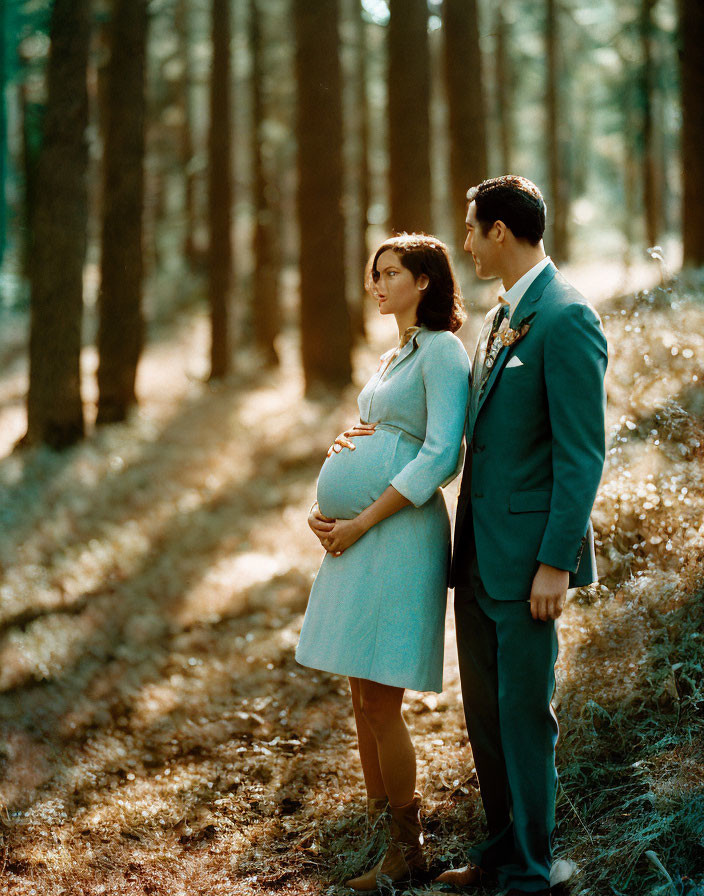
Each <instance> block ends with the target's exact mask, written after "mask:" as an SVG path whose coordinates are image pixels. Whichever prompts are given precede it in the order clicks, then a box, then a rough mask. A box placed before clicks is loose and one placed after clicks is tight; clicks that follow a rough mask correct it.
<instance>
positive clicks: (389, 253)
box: [372, 249, 428, 320]
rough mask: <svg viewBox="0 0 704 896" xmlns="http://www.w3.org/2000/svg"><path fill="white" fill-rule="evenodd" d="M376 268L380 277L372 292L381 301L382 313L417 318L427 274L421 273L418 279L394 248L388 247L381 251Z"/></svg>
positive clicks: (426, 282)
mask: <svg viewBox="0 0 704 896" xmlns="http://www.w3.org/2000/svg"><path fill="white" fill-rule="evenodd" d="M376 269H377V271H378V272H379V279H378V280H376V281H375V283H374V285H373V287H372V294H373V295H374V296H375V297H376V299H377V301H378V303H379V311H380V313H381V314H396V315H400V316H402V317H407V318H411V317H412V318H413V319H414V320H415V313H416V310H417V309H418V303H419V302H420V300H421V298H422V297H423V290H424V289H425V287H426V286H427V285H428V278H427V277H426V276H425V274H421V276H420V277H419V278H418V280H416V279H415V278H414V277H413V274H412V273H411V272H410V271H409V270H408V268H405V267H404V266H403V264H402V263H401V259H400V257H399V256H398V255H397V254H396V253H395V252H394V251H393V249H386V250H385V251H384V252H382V253H381V255H380V256H379V258H378V259H377V262H376Z"/></svg>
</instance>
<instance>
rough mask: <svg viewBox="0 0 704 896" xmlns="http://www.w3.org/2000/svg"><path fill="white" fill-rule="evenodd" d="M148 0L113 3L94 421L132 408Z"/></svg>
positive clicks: (139, 335)
mask: <svg viewBox="0 0 704 896" xmlns="http://www.w3.org/2000/svg"><path fill="white" fill-rule="evenodd" d="M146 41H147V0H115V4H114V7H113V18H112V23H111V28H110V61H109V62H108V70H107V74H106V81H107V83H106V94H107V97H106V98H107V108H106V110H105V112H106V118H107V120H106V121H105V146H104V150H103V222H102V232H101V272H100V273H101V282H100V292H99V296H98V312H99V323H98V354H99V356H100V362H99V365H98V388H99V399H98V418H97V422H98V423H114V422H117V421H120V420H124V419H125V418H126V416H127V412H128V410H129V408H130V407H131V406H132V405H133V404H135V403H136V400H137V398H136V394H135V379H136V376H137V364H138V362H139V356H140V354H141V351H142V347H143V343H144V319H143V316H142V279H143V263H144V262H143V255H142V227H143V224H142V214H143V207H144V120H145V60H146Z"/></svg>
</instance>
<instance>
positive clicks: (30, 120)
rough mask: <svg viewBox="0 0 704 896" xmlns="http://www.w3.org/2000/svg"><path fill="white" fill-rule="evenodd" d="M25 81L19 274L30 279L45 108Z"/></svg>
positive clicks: (23, 94) (22, 99)
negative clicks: (33, 95) (32, 95)
mask: <svg viewBox="0 0 704 896" xmlns="http://www.w3.org/2000/svg"><path fill="white" fill-rule="evenodd" d="M29 94H30V91H29V89H28V87H27V85H26V84H25V83H21V84H20V88H19V96H20V107H21V109H22V168H23V176H24V210H23V211H24V216H23V218H24V220H23V225H24V226H23V232H22V244H21V253H22V254H21V258H22V273H23V274H24V275H25V277H26V278H27V279H29V277H30V274H31V268H32V257H33V247H34V221H35V218H36V208H37V204H38V192H39V189H38V184H37V177H38V169H39V156H40V154H41V145H42V128H43V121H44V112H45V107H44V105H43V104H42V103H37V102H34V101H32V100H31V99H30V96H29Z"/></svg>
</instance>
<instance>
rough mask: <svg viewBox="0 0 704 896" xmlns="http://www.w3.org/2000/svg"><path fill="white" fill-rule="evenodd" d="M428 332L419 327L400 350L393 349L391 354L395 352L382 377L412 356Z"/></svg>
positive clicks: (425, 328)
mask: <svg viewBox="0 0 704 896" xmlns="http://www.w3.org/2000/svg"><path fill="white" fill-rule="evenodd" d="M429 332H430V330H428V328H427V327H419V328H418V329H417V330H416V331H415V332H414V333H413V334H412V335H411V338H410V339H409V340H408V342H406V344H405V345H402V346H401V347H400V348H397V349H393V350H392V354H393V353H394V352H395V353H396V354H395V356H394V357H392V359H391V361H390V362H389V364H388V366H387V367H386V368H384V371H383V375H384V376H386V374H387V373H389V371H390V370H393V368H394V367H396V365H397V364H399V363H400V362H401V361H403V359H404V358H407V357H408V356H409V355H410V354H412V353H413V352H414V351H415V350H416V349H417V348H418V346H419V345H422V344H423V342H424V341H425V340H426V338H427V334H428V333H429Z"/></svg>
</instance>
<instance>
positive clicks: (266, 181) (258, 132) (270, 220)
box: [249, 0, 281, 365]
mask: <svg viewBox="0 0 704 896" xmlns="http://www.w3.org/2000/svg"><path fill="white" fill-rule="evenodd" d="M249 46H250V52H251V54H252V119H253V122H252V125H253V126H252V161H253V169H254V170H253V178H252V179H253V181H254V187H253V197H252V198H253V202H254V215H255V220H254V277H253V289H252V301H253V311H252V316H253V322H254V341H255V344H256V346H257V349H258V350H259V352H260V353H261V356H262V358H263V359H264V362H265V363H266V364H267V365H276V364H278V363H279V356H278V354H277V351H276V344H275V343H276V337H277V336H278V335H279V331H280V329H281V313H280V308H279V241H278V226H277V220H276V214H275V206H276V203H275V201H274V195H273V194H274V193H275V191H276V184H275V183H274V178H273V170H272V169H273V152H272V149H271V147H270V146H269V144H268V143H267V140H266V135H265V129H264V123H265V104H264V96H263V90H264V66H263V64H262V63H263V60H262V52H263V45H262V39H261V29H260V23H259V10H258V9H257V0H250V4H249Z"/></svg>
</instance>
